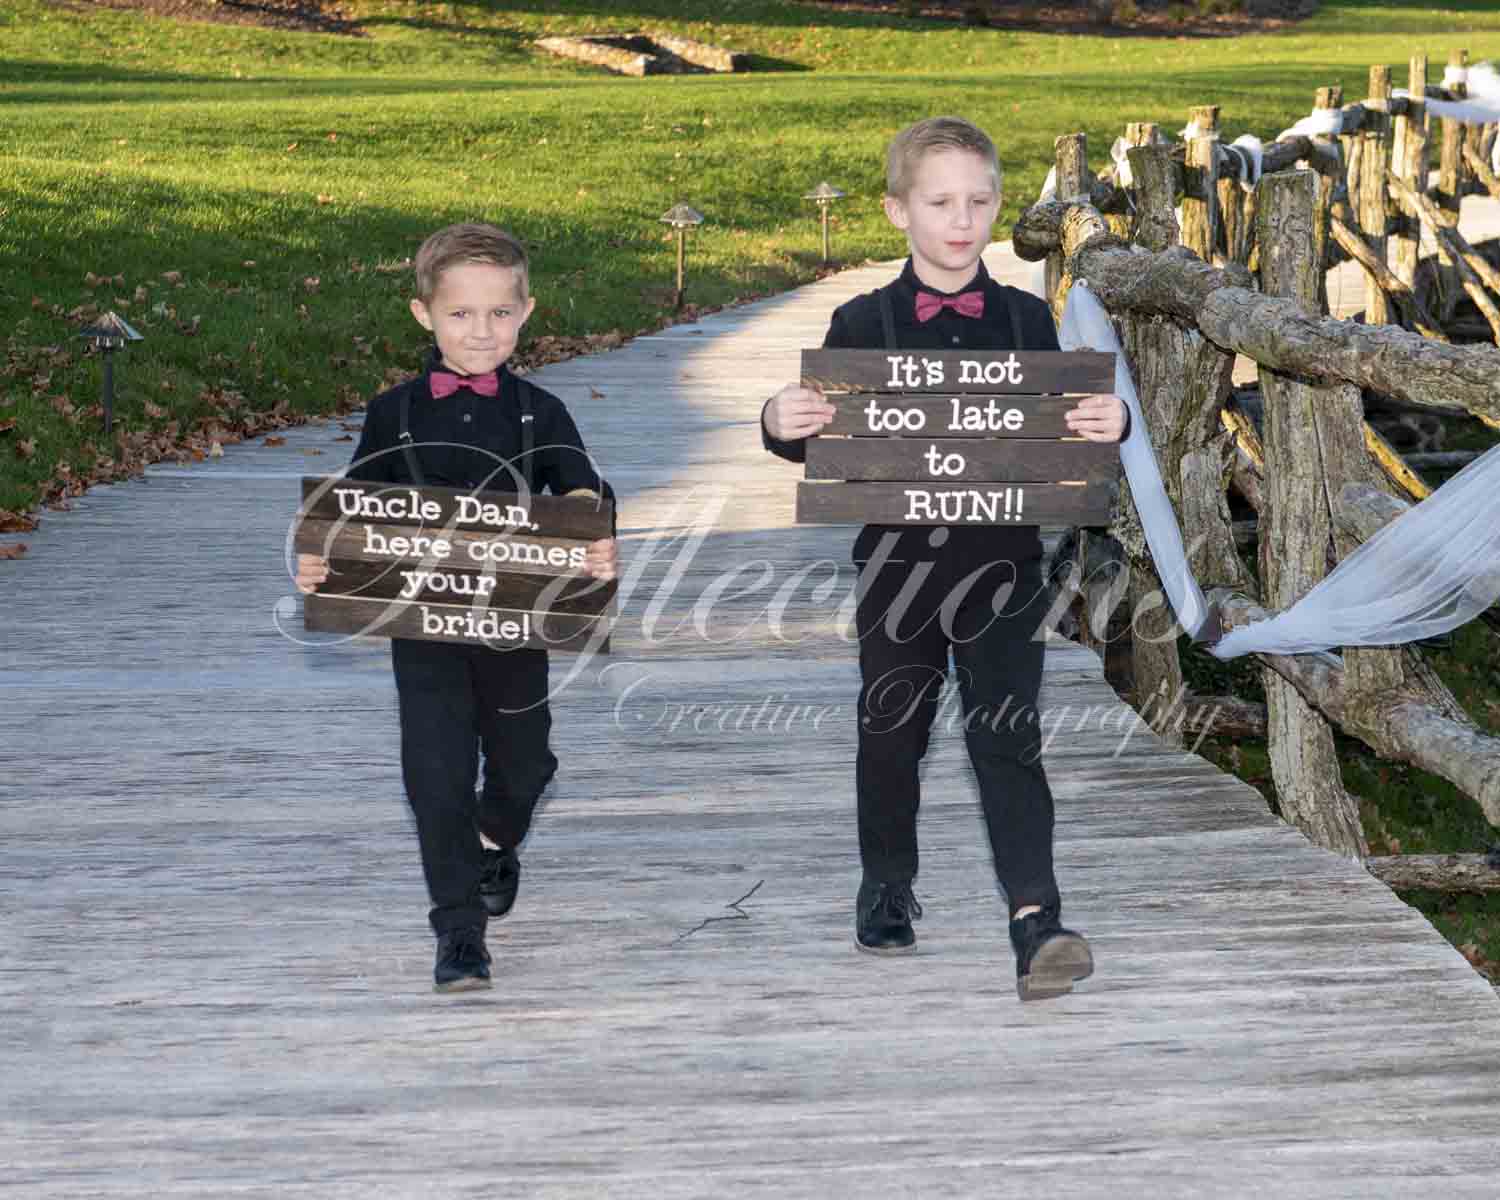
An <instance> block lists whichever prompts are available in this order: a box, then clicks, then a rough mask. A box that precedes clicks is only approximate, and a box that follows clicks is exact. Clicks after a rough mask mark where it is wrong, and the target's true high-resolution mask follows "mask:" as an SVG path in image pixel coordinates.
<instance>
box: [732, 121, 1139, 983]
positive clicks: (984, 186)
mask: <svg viewBox="0 0 1500 1200" xmlns="http://www.w3.org/2000/svg"><path fill="white" fill-rule="evenodd" d="M886 168H887V169H886V196H885V212H886V216H887V217H888V218H889V219H890V221H891V223H892V224H893V225H895V226H896V227H897V228H898V229H900V230H902V231H903V232H904V233H905V234H906V235H907V241H908V244H909V246H910V249H911V257H910V258H909V259H908V261H907V263H906V266H905V268H904V269H903V270H902V272H901V274H900V276H899V277H898V278H897V279H895V280H894V281H893V282H891V283H889V284H887V285H886V286H885V287H883V288H880V289H879V290H877V291H875V292H871V293H867V294H866V295H863V296H859V297H856V298H855V299H853V300H851V301H849V302H848V303H847V304H844V305H842V306H841V307H840V308H839V309H838V310H837V311H835V312H834V314H833V321H832V323H831V324H830V325H829V328H828V334H827V336H826V337H825V338H824V341H823V345H824V346H825V347H828V348H849V349H879V348H886V349H896V350H1056V349H1058V343H1057V334H1056V331H1055V330H1054V328H1053V325H1052V318H1051V314H1050V313H1049V311H1048V309H1047V306H1046V305H1045V304H1044V303H1043V302H1042V301H1040V300H1038V299H1037V298H1036V297H1034V296H1031V295H1028V294H1026V293H1024V292H1020V291H1018V290H1016V289H1015V288H1010V287H1005V286H1002V285H1000V284H997V283H995V282H994V281H993V280H991V279H990V277H989V275H988V273H987V272H986V271H985V269H984V264H983V262H982V261H981V260H980V255H981V254H982V253H983V251H984V248H985V246H986V245H988V244H989V240H990V227H991V225H992V224H993V222H994V220H995V216H996V214H997V212H998V210H999V204H1000V164H999V159H998V156H997V154H996V151H995V145H994V143H993V142H992V141H991V140H990V139H989V137H987V136H986V135H985V134H984V132H983V131H982V130H980V129H978V128H977V127H975V126H974V125H972V124H970V123H969V122H967V121H963V120H959V119H958V118H954V117H934V118H931V119H929V120H925V121H919V122H918V123H917V124H915V125H913V126H910V127H909V128H907V129H904V130H902V131H901V133H899V134H898V135H897V136H896V137H895V139H894V140H893V141H892V142H891V145H890V148H889V151H888V154H887V164H886ZM833 415H834V410H833V407H832V406H831V405H830V404H829V403H828V402H827V400H826V399H825V398H824V397H823V395H822V394H821V393H820V392H818V391H817V390H815V389H809V388H804V387H802V386H800V385H798V384H788V385H787V386H786V387H784V388H782V389H781V391H779V392H778V393H777V394H776V395H775V396H773V397H772V398H771V399H770V400H769V401H767V402H766V405H765V408H764V409H763V411H762V414H761V434H762V438H763V440H764V442H765V445H766V448H767V449H768V450H770V451H771V452H772V453H774V454H777V455H779V456H781V457H782V458H785V459H788V460H790V461H792V462H801V461H803V460H804V459H805V457H806V440H805V439H806V438H807V437H808V436H809V435H811V434H815V433H817V432H818V431H819V430H820V429H822V428H823V427H824V426H825V425H827V424H828V422H829V421H830V420H832V418H833ZM1067 422H1068V426H1069V429H1070V430H1071V431H1072V432H1073V433H1074V434H1077V435H1080V436H1082V437H1086V438H1089V439H1090V440H1093V441H1111V442H1112V441H1118V440H1119V439H1120V437H1121V435H1122V433H1123V431H1124V428H1125V408H1124V405H1123V404H1122V403H1121V402H1120V400H1119V398H1118V397H1115V396H1088V397H1084V398H1083V399H1081V400H1080V401H1079V403H1078V405H1077V407H1075V408H1074V409H1073V410H1072V411H1070V412H1069V413H1068V414H1067ZM1041 555H1042V543H1041V537H1040V535H1039V531H1038V530H1037V529H1036V528H1035V527H1034V526H975V525H965V526H957V527H948V526H936V527H930V528H929V527H920V528H919V527H913V526H877V525H867V526H866V527H865V528H864V529H863V530H862V531H861V532H860V535H859V537H858V539H857V540H856V541H855V543H854V561H855V564H856V566H858V567H859V568H860V580H859V594H858V606H857V608H856V615H855V625H856V629H857V632H858V634H859V663H860V676H861V679H862V686H861V689H860V701H859V708H858V713H859V751H858V758H857V762H856V766H855V790H856V792H857V797H858V814H859V848H860V860H861V864H862V866H863V869H864V875H863V879H862V882H861V883H860V888H859V894H858V896H857V898H856V900H855V944H856V945H857V946H858V947H859V948H860V949H861V950H865V951H868V952H870V953H875V954H894V953H901V952H904V951H909V950H911V949H913V948H914V947H915V945H916V936H915V933H914V932H913V930H912V919H913V918H915V917H920V916H921V915H922V909H921V906H920V905H919V904H918V903H917V900H916V897H915V896H914V895H913V894H912V887H911V885H912V880H913V879H914V878H915V877H916V874H917V806H918V799H919V796H918V782H917V767H918V763H919V762H920V760H921V758H922V756H923V754H925V753H926V750H927V743H928V737H929V732H930V729H931V724H932V720H933V717H934V716H935V714H936V708H937V703H938V699H939V693H940V691H941V689H942V687H943V684H944V683H945V681H946V679H947V670H948V655H949V651H950V648H951V650H952V654H953V659H954V664H955V668H956V675H957V680H958V685H959V689H960V694H961V697H962V701H963V709H964V714H965V722H964V728H965V739H966V741H967V743H968V750H969V757H970V760H971V761H972V763H973V766H974V771H975V774H976V776H977V777H978V782H979V793H980V798H981V803H982V805H983V810H984V818H985V824H986V828H987V830H988V833H989V840H990V848H991V851H992V852H993V854H994V861H995V871H996V875H997V877H998V879H999V882H1000V886H1001V889H1002V890H1003V891H1004V893H1005V895H1006V897H1007V900H1008V902H1009V906H1010V916H1011V921H1010V936H1011V942H1012V944H1013V945H1014V947H1015V952H1016V977H1017V990H1018V991H1019V993H1020V996H1021V999H1023V1000H1032V999H1041V998H1045V997H1049V996H1057V995H1062V994H1063V993H1065V992H1068V991H1071V990H1072V987H1073V983H1074V981H1075V980H1078V979H1082V978H1085V977H1087V976H1088V975H1089V974H1090V973H1091V971H1092V970H1093V958H1092V955H1091V953H1090V950H1089V946H1088V943H1087V942H1086V941H1085V940H1084V938H1083V937H1082V936H1080V935H1079V934H1077V933H1074V932H1073V931H1071V930H1068V929H1065V928H1063V926H1062V924H1061V920H1060V918H1061V909H1062V902H1061V898H1060V897H1059V894H1058V890H1057V880H1056V877H1055V876H1054V874H1053V869H1052V827H1053V806H1052V794H1051V791H1050V790H1049V788H1048V786H1047V777H1046V775H1045V773H1044V772H1043V770H1042V765H1041V761H1040V758H1041V730H1040V726H1039V724H1038V723H1037V721H1036V702H1037V695H1038V692H1039V690H1040V687H1041V679H1042V650H1043V641H1042V640H1041V639H1040V638H1039V637H1037V636H1036V635H1037V632H1038V627H1039V626H1040V624H1041V622H1042V619H1043V617H1044V615H1045V612H1046V609H1047V599H1046V594H1045V591H1044V589H1043V586H1042V577H1041Z"/></svg>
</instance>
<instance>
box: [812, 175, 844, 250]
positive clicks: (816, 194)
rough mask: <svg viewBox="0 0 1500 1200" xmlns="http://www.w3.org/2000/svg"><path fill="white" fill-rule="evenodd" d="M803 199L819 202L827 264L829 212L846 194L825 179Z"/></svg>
mask: <svg viewBox="0 0 1500 1200" xmlns="http://www.w3.org/2000/svg"><path fill="white" fill-rule="evenodd" d="M802 198H803V199H804V200H815V201H817V204H818V214H819V216H820V217H821V219H822V222H823V261H824V262H825V263H826V262H827V261H828V210H829V209H830V208H832V207H833V202H834V201H835V200H842V199H843V198H844V193H843V192H841V191H839V190H838V188H836V187H834V186H833V184H831V183H829V182H828V181H827V180H826V179H825V180H824V181H823V182H822V183H820V184H818V186H817V187H815V188H813V190H812V191H810V192H808V193H807V195H805V196H803V197H802Z"/></svg>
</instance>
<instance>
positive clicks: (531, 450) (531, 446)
mask: <svg viewBox="0 0 1500 1200" xmlns="http://www.w3.org/2000/svg"><path fill="white" fill-rule="evenodd" d="M506 381H507V382H508V383H510V384H511V386H512V387H514V388H515V391H516V402H517V404H518V405H519V407H520V409H521V456H520V457H521V478H523V479H524V480H526V490H527V491H528V492H530V491H534V490H535V488H536V482H535V476H536V464H535V463H534V462H533V461H532V460H533V459H534V458H535V457H536V455H535V450H536V414H535V413H534V412H532V411H531V410H532V404H533V398H532V387H531V384H529V383H527V382H526V380H524V379H516V378H515V377H514V376H506ZM400 422H401V424H400V431H399V432H398V433H397V435H396V440H397V442H399V443H400V445H401V453H402V454H403V455H404V456H405V457H406V469H407V470H408V471H409V472H411V481H412V482H413V483H415V484H416V485H417V486H418V487H421V486H422V485H423V484H425V483H426V482H427V477H426V476H425V475H423V474H422V464H421V463H420V462H418V461H417V451H416V449H415V447H414V446H413V445H412V439H411V389H410V388H403V389H402V391H401V405H400Z"/></svg>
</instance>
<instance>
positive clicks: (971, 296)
mask: <svg viewBox="0 0 1500 1200" xmlns="http://www.w3.org/2000/svg"><path fill="white" fill-rule="evenodd" d="M945 308H951V309H952V310H953V311H954V312H956V313H957V314H958V315H959V316H961V317H982V316H984V293H983V292H980V291H974V292H960V293H959V294H958V295H956V296H938V295H935V294H934V293H932V292H918V293H917V320H919V321H930V320H932V318H933V317H935V316H937V315H938V313H940V312H942V311H943V309H945Z"/></svg>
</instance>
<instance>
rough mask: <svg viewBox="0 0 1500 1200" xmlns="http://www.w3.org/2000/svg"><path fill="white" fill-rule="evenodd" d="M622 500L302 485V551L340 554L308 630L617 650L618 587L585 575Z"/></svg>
mask: <svg viewBox="0 0 1500 1200" xmlns="http://www.w3.org/2000/svg"><path fill="white" fill-rule="evenodd" d="M613 526H614V512H613V505H612V504H611V503H610V502H609V501H607V500H596V499H594V498H592V497H588V496H535V495H533V496H528V497H526V498H525V499H524V500H522V499H521V498H520V497H519V496H518V495H517V494H516V493H514V492H483V491H464V490H461V489H457V488H442V487H415V486H413V485H410V484H384V483H361V482H358V481H356V480H353V479H341V478H337V477H334V478H317V477H307V478H304V479H303V480H302V508H301V509H300V510H299V513H298V520H297V527H296V532H295V535H294V537H293V543H294V548H295V550H296V551H297V553H299V554H319V555H322V556H323V557H324V558H326V559H328V560H329V563H328V579H327V580H326V581H325V582H324V583H322V584H321V585H320V586H319V587H318V590H317V591H316V592H315V593H313V594H312V595H310V596H307V597H305V598H304V604H303V619H304V623H305V625H306V628H308V629H309V630H315V631H319V632H325V633H354V634H369V635H373V636H376V637H399V638H415V639H416V640H418V641H433V642H459V643H464V644H469V645H483V646H488V647H490V648H492V649H508V648H514V647H517V646H530V647H533V648H536V649H543V650H570V651H579V650H583V649H585V648H589V649H592V650H594V651H598V652H604V653H607V652H608V650H609V639H608V636H607V629H608V622H609V619H610V618H611V617H612V616H613V605H612V603H611V602H612V600H613V598H614V594H615V584H614V581H613V580H611V581H609V582H602V581H600V580H597V579H594V578H593V577H592V576H590V575H587V574H585V572H584V570H583V563H584V555H585V552H586V550H587V547H588V544H589V543H590V542H592V541H595V540H597V539H599V538H607V537H610V536H612V533H613Z"/></svg>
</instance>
